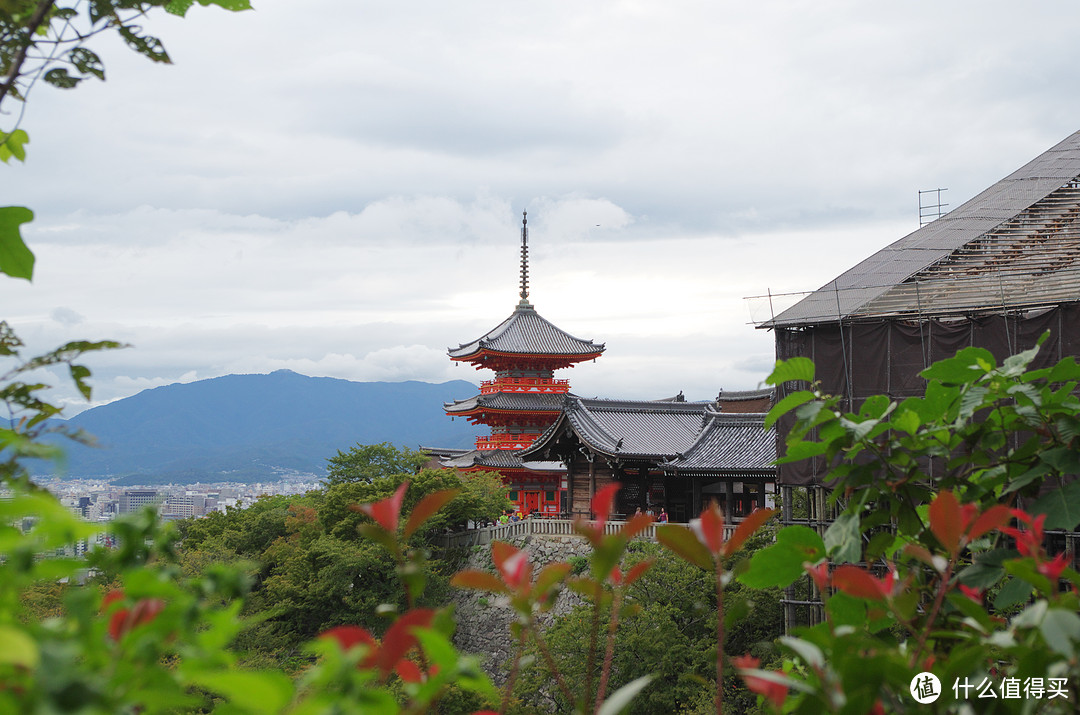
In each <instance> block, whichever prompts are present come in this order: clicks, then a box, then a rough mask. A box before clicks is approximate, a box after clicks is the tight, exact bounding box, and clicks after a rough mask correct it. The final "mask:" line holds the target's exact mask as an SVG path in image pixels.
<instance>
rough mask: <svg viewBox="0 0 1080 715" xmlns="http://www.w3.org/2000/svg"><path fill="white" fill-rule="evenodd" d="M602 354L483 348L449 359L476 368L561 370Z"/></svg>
mask: <svg viewBox="0 0 1080 715" xmlns="http://www.w3.org/2000/svg"><path fill="white" fill-rule="evenodd" d="M602 354H603V352H602V351H597V352H592V353H583V354H579V355H543V354H536V353H530V354H524V353H509V352H499V351H497V350H486V349H484V350H479V351H477V352H475V353H470V354H469V355H461V356H459V357H452V358H450V360H452V361H454V362H467V363H470V364H472V366H473V367H475V368H476V369H477V370H496V371H498V370H511V369H522V368H523V367H524V366H528V367H527V368H526V369H529V368H532V369H540V370H561V369H563V368H567V367H573V366H574V365H575V364H577V363H579V362H586V361H588V360H595V359H596V358H598V357H600V356H601V355H602Z"/></svg>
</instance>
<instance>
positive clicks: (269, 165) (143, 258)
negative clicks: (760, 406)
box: [0, 0, 1080, 404]
mask: <svg viewBox="0 0 1080 715" xmlns="http://www.w3.org/2000/svg"><path fill="white" fill-rule="evenodd" d="M256 4H257V6H258V10H257V11H256V12H251V13H240V14H236V15H233V14H229V13H224V12H220V11H217V10H216V9H204V8H198V7H196V8H193V10H192V12H191V13H189V17H188V18H187V19H185V20H183V21H179V20H176V19H173V18H170V17H165V16H160V17H157V18H150V19H148V20H147V26H148V31H151V32H153V33H155V34H157V35H160V36H161V37H162V38H163V39H164V41H165V43H166V46H167V47H168V48H169V50H170V53H171V55H172V56H173V58H174V60H175V62H176V64H175V65H174V66H170V67H161V66H154V65H152V64H150V63H147V62H146V61H145V60H143V59H142V58H138V57H134V56H131V53H130V52H128V51H127V50H125V49H124V48H122V47H120V46H119V44H118V43H113V44H109V43H105V44H103V47H102V48H101V53H102V55H103V56H104V58H105V61H106V64H107V68H108V72H109V81H108V82H107V83H103V84H102V83H93V84H86V83H84V86H82V87H80V88H78V89H77V90H75V91H73V92H64V93H62V92H57V91H54V90H51V89H49V88H38V89H37V90H35V93H34V95H33V96H32V97H31V101H30V104H29V105H28V114H27V118H26V123H25V126H26V129H27V130H28V131H29V132H30V135H31V137H32V143H31V144H30V145H29V147H28V148H29V156H28V161H27V163H26V164H25V165H17V166H16V165H12V166H7V167H2V168H0V171H3V172H7V174H8V177H9V181H8V182H7V183H6V184H5V186H6V187H7V189H6V194H5V200H6V201H8V202H10V203H24V204H26V205H28V206H31V207H32V208H33V209H34V210H35V212H36V219H35V221H34V222H33V223H31V224H29V225H28V226H27V227H26V229H25V231H24V233H25V235H26V236H27V238H28V240H29V241H30V243H31V245H32V247H33V248H34V249H35V251H36V253H37V256H38V267H37V275H36V276H35V280H34V283H33V284H32V285H31V284H26V283H24V282H14V281H4V282H0V301H2V302H3V304H4V305H5V306H6V307H7V312H6V314H5V316H4V317H5V318H6V319H8V320H10V321H11V322H12V323H13V324H14V325H15V326H16V327H17V328H18V329H19V331H20V334H21V335H22V336H23V337H24V338H25V339H26V340H27V342H28V345H29V347H28V352H31V351H32V350H34V349H38V350H44V349H48V348H50V347H54V346H55V345H57V344H60V343H62V342H64V341H66V340H71V339H76V338H84V337H89V338H106V337H110V338H116V339H119V340H122V341H124V342H130V343H132V344H133V345H134V346H135V347H134V348H133V349H130V350H123V351H117V352H115V353H110V354H105V355H100V356H93V357H92V358H88V361H89V362H90V364H91V365H92V367H94V368H95V371H96V374H97V376H98V382H97V384H98V392H99V397H96V398H95V399H99V398H100V399H113V398H115V397H119V396H122V395H123V394H130V392H133V391H135V390H137V389H141V388H143V387H148V386H155V385H158V384H164V383H166V382H172V381H177V380H189V379H196V377H198V378H205V377H213V376H216V375H220V374H225V373H226V372H232V371H235V372H260V371H270V370H273V369H277V368H280V367H287V368H289V369H295V370H297V371H298V372H307V373H308V374H326V375H331V376H336V377H347V378H350V379H425V380H442V379H449V378H452V377H462V376H467V377H468V378H469V379H477V378H483V377H484V375H483V374H481V373H475V372H474V371H471V370H463V369H461V368H454V367H452V366H451V365H450V363H449V361H448V360H446V357H445V354H444V349H445V347H446V346H448V345H456V344H458V343H460V342H462V341H466V340H471V339H473V338H476V337H478V336H479V335H481V334H482V333H483V332H485V331H486V330H488V329H490V328H491V327H493V326H494V325H496V324H497V323H498V322H499V321H500V320H502V319H503V318H504V317H505V316H506V315H507V314H509V311H510V310H511V309H512V308H513V305H514V304H515V302H516V300H517V290H518V289H517V283H518V274H517V260H518V259H517V252H518V232H519V230H520V218H521V211H522V210H523V209H528V211H529V226H530V237H531V243H530V255H531V259H532V262H531V266H530V290H531V297H532V300H533V302H534V303H535V304H536V305H537V307H538V309H539V310H540V311H541V313H542V314H543V315H545V317H547V318H549V319H550V320H552V321H554V322H555V323H556V324H557V325H559V326H560V327H563V328H564V329H566V330H568V331H570V332H572V333H574V334H578V335H580V336H582V337H588V338H594V339H596V340H599V341H606V342H607V343H608V352H607V354H606V355H605V356H604V357H603V358H601V359H600V360H599V361H597V363H596V364H595V365H593V364H589V365H583V366H579V367H578V368H575V369H574V370H572V371H570V375H569V376H570V377H571V379H572V380H573V381H574V385H575V388H577V387H578V386H579V385H580V389H581V392H582V394H605V395H627V396H642V397H648V396H663V395H666V394H675V393H677V392H678V391H679V390H684V391H685V393H686V394H687V395H688V396H691V395H693V396H694V399H704V398H705V397H709V396H712V395H715V393H716V391H717V389H719V388H720V387H724V388H727V389H743V388H749V387H754V386H756V384H757V382H758V381H759V380H760V379H761V377H763V376H764V372H765V371H766V367H767V365H768V363H769V360H770V357H769V356H770V355H771V342H770V338H771V335H770V334H768V333H766V332H762V331H758V330H754V329H753V328H752V326H750V325H748V322H749V321H750V319H751V314H752V313H751V309H753V310H754V311H755V312H754V313H753V315H754V317H755V318H761V317H767V313H765V311H767V310H768V309H769V308H768V305H769V300H768V297H767V296H768V295H769V294H770V293H771V294H772V295H773V302H774V309H779V308H778V307H777V306H778V304H780V303H782V302H783V301H784V300H785V296H783V295H782V294H784V293H789V292H793V291H803V290H812V289H815V288H817V287H818V286H820V285H822V284H824V283H825V282H826V281H828V280H829V279H830V278H832V277H833V276H834V275H836V274H838V273H839V272H841V271H842V270H845V269H846V268H848V267H849V266H850V265H852V264H854V263H855V262H856V261H857V260H859V259H860V258H862V257H864V256H866V255H869V254H870V253H872V252H874V251H876V250H877V249H879V248H881V247H882V246H884V245H886V244H887V243H889V242H891V241H893V240H895V239H897V238H899V237H901V236H902V235H903V234H905V233H907V232H909V231H910V230H912V229H913V228H915V227H916V225H917V208H916V207H917V204H916V191H917V190H918V189H926V188H937V187H948V188H949V192H948V193H947V194H946V200H947V201H949V202H950V203H951V204H952V205H957V204H959V203H960V202H962V201H963V200H965V199H966V198H968V197H970V196H972V195H973V194H975V193H976V192H978V191H979V190H981V189H982V188H984V187H985V186H987V185H989V184H990V183H992V182H994V181H996V180H997V179H999V178H1001V177H1002V176H1004V175H1006V174H1008V173H1010V172H1011V171H1013V170H1014V169H1015V168H1017V167H1019V166H1020V165H1022V164H1023V163H1025V162H1026V161H1027V160H1029V159H1030V158H1032V157H1033V156H1035V155H1036V154H1038V153H1039V152H1041V151H1043V150H1045V149H1046V148H1048V147H1049V146H1051V145H1053V144H1054V143H1056V142H1057V141H1059V140H1060V139H1061V138H1063V137H1064V136H1066V135H1067V134H1069V133H1070V132H1072V131H1074V130H1075V129H1076V128H1077V127H1076V117H1077V116H1080V94H1077V93H1075V92H1068V91H1063V90H1062V88H1063V87H1065V88H1067V87H1072V86H1076V85H1077V82H1078V80H1080V66H1078V65H1077V63H1076V62H1075V59H1074V58H1075V31H1074V30H1075V27H1076V24H1077V21H1078V20H1080V7H1074V6H1072V5H1063V4H1060V3H1058V4H1033V5H1030V6H1028V5H1025V6H1022V7H1021V6H1019V5H1017V4H1016V3H1009V2H1004V0H990V1H989V2H979V3H976V2H974V0H961V1H960V2H956V3H950V4H948V5H942V4H941V3H934V2H930V0H916V1H915V2H912V3H907V4H904V5H903V6H898V5H888V4H881V3H876V4H867V3H863V2H854V1H853V0H823V1H822V2H816V3H804V2H795V1H793V0H777V1H776V2H771V3H764V4H762V3H758V4H754V3H746V4H742V5H738V6H733V5H731V4H727V3H710V2H704V1H702V0H696V1H691V2H688V3H666V4H665V3H643V2H623V1H621V0H602V1H601V2H596V3H587V4H582V3H571V2H569V0H555V1H554V2H552V3H547V4H535V5H510V4H507V3H498V2H494V1H493V0H466V2H462V3H456V4H446V3H441V2H431V1H425V0H420V2H417V3H410V4H401V5H392V4H383V5H380V6H379V7H378V8H377V10H378V11H377V12H376V11H374V10H373V8H372V6H370V5H365V4H362V3H361V4H355V3H354V4H349V3H346V4H342V3H330V2H328V0H310V2H306V3H302V4H297V3H286V2H280V1H279V0H260V2H258V3H256ZM327 18H330V19H329V20H328V19H327ZM928 18H929V19H928ZM987 38H993V41H992V42H990V41H987ZM916 46H917V48H918V51H913V49H912V48H913V47H916ZM73 117H77V118H78V120H77V121H73V119H72V118H73ZM0 128H3V127H0ZM745 296H766V297H765V298H763V299H762V300H758V301H755V302H753V303H752V304H750V305H748V304H747V302H746V301H744V300H743V298H744V297H745ZM61 394H63V395H68V396H69V397H70V393H61ZM69 397H64V399H65V400H66V399H69ZM70 399H72V400H73V401H74V399H75V398H74V397H70ZM73 404H74V402H73Z"/></svg>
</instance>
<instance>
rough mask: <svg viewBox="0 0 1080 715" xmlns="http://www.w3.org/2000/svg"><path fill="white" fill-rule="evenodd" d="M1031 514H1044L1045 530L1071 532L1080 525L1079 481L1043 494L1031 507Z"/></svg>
mask: <svg viewBox="0 0 1080 715" xmlns="http://www.w3.org/2000/svg"><path fill="white" fill-rule="evenodd" d="M1029 511H1030V512H1031V513H1032V514H1046V523H1045V524H1044V527H1045V528H1046V529H1064V530H1066V531H1072V530H1073V529H1074V528H1076V525H1077V524H1080V481H1076V482H1070V483H1069V484H1066V485H1065V486H1064V487H1062V488H1061V489H1055V490H1054V491H1052V492H1050V493H1048V494H1044V495H1043V496H1041V497H1039V498H1038V499H1037V500H1036V501H1035V503H1034V504H1032V505H1031V509H1029Z"/></svg>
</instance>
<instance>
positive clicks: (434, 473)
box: [319, 445, 510, 538]
mask: <svg viewBox="0 0 1080 715" xmlns="http://www.w3.org/2000/svg"><path fill="white" fill-rule="evenodd" d="M372 446H373V447H382V445H372ZM353 449H354V450H356V449H357V448H353ZM364 449H365V450H366V449H367V448H364ZM338 454H339V455H340V454H341V453H340V452H339V453H338ZM412 459H413V461H416V459H417V458H416V457H415V456H414V457H413V458H412ZM424 460H425V462H426V460H427V458H426V457H424ZM396 466H400V462H398V463H397V465H396ZM367 473H370V474H371V475H372V476H370V477H368V478H365V479H355V480H338V481H331V480H328V482H329V486H328V487H327V489H326V497H325V501H324V503H323V505H322V507H321V508H320V511H319V518H320V520H321V521H322V523H323V526H324V528H326V530H327V532H328V533H330V534H333V535H334V536H337V537H338V538H354V537H355V536H356V534H357V530H358V529H359V527H360V525H361V524H364V523H366V522H367V521H368V519H367V517H365V516H364V515H363V514H361V513H359V512H357V511H356V510H355V509H353V508H351V507H352V506H353V505H355V504H361V503H368V502H375V501H379V500H380V499H385V498H387V497H389V496H390V495H391V494H393V493H394V491H395V490H396V489H397V488H398V487H400V486H401V485H402V484H404V483H405V482H406V481H407V482H408V483H409V488H408V491H406V493H405V501H404V506H405V509H406V511H411V510H412V509H413V508H414V507H415V506H416V505H417V504H419V503H420V501H421V500H422V499H423V498H424V497H425V496H427V495H429V494H433V493H435V492H438V491H444V490H448V489H455V490H458V493H457V496H455V497H454V499H453V500H452V501H451V502H450V503H449V504H447V505H446V506H445V507H444V508H443V509H441V510H440V511H439V513H438V514H437V515H436V516H435V517H434V518H432V519H430V520H429V521H428V522H427V526H426V528H425V530H424V532H423V533H421V534H420V535H419V537H421V538H422V537H423V536H424V535H426V534H430V533H438V532H441V531H443V530H445V529H447V528H450V527H460V526H464V525H465V523H466V522H468V521H470V520H474V521H481V520H494V519H496V518H497V517H498V516H499V514H501V513H503V511H504V510H506V509H509V508H510V501H509V500H508V499H507V497H506V487H505V486H504V485H503V483H502V478H501V477H500V476H499V475H498V474H497V473H495V472H475V473H474V472H471V473H469V474H462V473H460V472H456V471H454V470H448V469H421V470H420V471H419V472H417V473H415V474H410V473H405V472H389V471H388V470H383V471H382V472H381V473H375V469H374V468H372V469H371V470H370V471H368V472H367Z"/></svg>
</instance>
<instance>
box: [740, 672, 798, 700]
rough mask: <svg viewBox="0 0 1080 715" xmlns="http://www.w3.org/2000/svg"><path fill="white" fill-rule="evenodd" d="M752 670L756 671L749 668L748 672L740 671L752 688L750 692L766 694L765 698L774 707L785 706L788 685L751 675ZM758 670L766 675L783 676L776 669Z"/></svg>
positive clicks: (747, 685)
mask: <svg viewBox="0 0 1080 715" xmlns="http://www.w3.org/2000/svg"><path fill="white" fill-rule="evenodd" d="M752 672H755V671H749V670H748V672H744V673H740V675H741V676H742V679H743V682H745V683H746V687H747V688H748V689H749V690H750V692H752V693H757V694H759V695H764V696H765V699H766V700H768V701H769V702H771V703H772V704H773V707H775V708H777V709H778V710H779V709H780V708H781V707H783V705H784V701H785V700H787V693H788V689H787V686H786V685H784V684H783V683H778V682H776V681H775V680H770V679H769V678H764V677H761V676H758V675H751V673H752ZM756 672H758V673H763V674H766V675H769V674H773V675H777V676H781V674H780V673H778V672H775V671H761V670H759V671H756ZM781 677H782V676H781Z"/></svg>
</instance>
